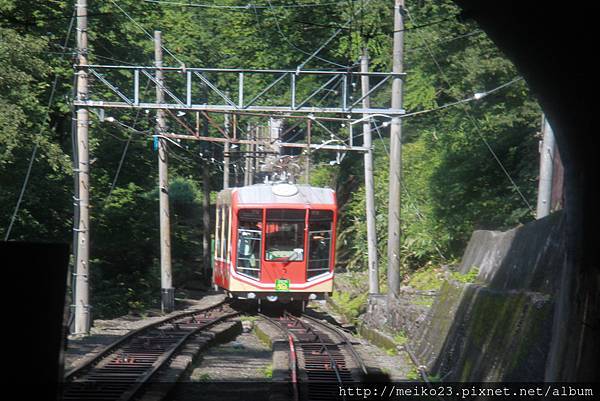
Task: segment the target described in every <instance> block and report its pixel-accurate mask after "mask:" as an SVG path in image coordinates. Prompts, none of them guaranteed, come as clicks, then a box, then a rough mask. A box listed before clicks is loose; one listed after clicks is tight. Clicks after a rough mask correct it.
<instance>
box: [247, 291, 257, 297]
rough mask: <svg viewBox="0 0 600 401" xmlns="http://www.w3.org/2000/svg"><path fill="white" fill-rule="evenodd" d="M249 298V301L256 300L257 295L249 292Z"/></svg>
mask: <svg viewBox="0 0 600 401" xmlns="http://www.w3.org/2000/svg"><path fill="white" fill-rule="evenodd" d="M247 296H248V299H254V298H256V294H255V293H253V292H249V293H248V295H247Z"/></svg>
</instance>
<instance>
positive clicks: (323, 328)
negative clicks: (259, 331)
mask: <svg viewBox="0 0 600 401" xmlns="http://www.w3.org/2000/svg"><path fill="white" fill-rule="evenodd" d="M261 316H262V317H263V318H265V319H266V320H267V321H269V322H271V323H272V324H274V325H276V326H277V327H278V328H280V329H281V330H282V331H284V332H285V334H286V336H287V338H288V341H289V345H290V362H291V363H290V377H291V384H292V386H293V398H294V401H297V400H299V399H303V400H310V401H320V400H330V399H337V398H338V397H339V394H338V392H337V386H332V384H339V385H343V384H347V383H355V382H358V381H360V379H361V377H362V376H363V375H366V374H367V368H366V367H365V364H364V363H363V361H362V359H361V357H360V356H359V355H358V353H357V352H356V350H355V349H354V347H353V345H352V343H351V342H350V341H349V340H348V338H347V337H346V335H345V334H344V333H343V332H342V331H341V330H339V329H337V328H336V327H333V326H331V325H328V324H325V323H323V322H321V321H319V320H317V319H314V318H312V317H310V316H308V315H305V314H304V315H302V316H300V317H297V316H294V315H292V314H290V313H288V312H284V314H283V316H281V317H280V318H271V317H268V316H266V315H262V314H261Z"/></svg>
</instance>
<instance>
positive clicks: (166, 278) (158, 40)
mask: <svg viewBox="0 0 600 401" xmlns="http://www.w3.org/2000/svg"><path fill="white" fill-rule="evenodd" d="M162 56H163V54H162V35H161V32H160V31H154V59H155V65H156V82H157V84H156V103H157V104H162V103H164V100H165V94H164V77H163V71H162V69H161V68H162V66H163V57H162ZM166 130H167V123H166V120H165V112H164V110H162V109H158V110H157V111H156V133H157V135H163V134H165V133H166ZM168 157H169V156H168V149H167V141H166V139H165V138H163V137H160V136H159V137H158V193H159V209H160V210H159V213H160V291H161V309H162V311H163V312H164V313H169V312H172V311H173V309H175V289H174V288H173V276H172V268H171V218H170V212H169V160H168Z"/></svg>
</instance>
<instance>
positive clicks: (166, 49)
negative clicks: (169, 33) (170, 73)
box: [110, 0, 185, 65]
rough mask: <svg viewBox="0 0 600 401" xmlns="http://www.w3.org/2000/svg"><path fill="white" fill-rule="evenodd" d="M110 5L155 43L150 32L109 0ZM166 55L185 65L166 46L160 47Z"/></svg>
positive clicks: (113, 0) (112, 0)
mask: <svg viewBox="0 0 600 401" xmlns="http://www.w3.org/2000/svg"><path fill="white" fill-rule="evenodd" d="M110 2H111V3H113V4H114V5H115V7H117V8H118V9H119V10H121V12H122V13H123V14H124V15H125V16H126V17H127V18H128V19H129V20H130V21H131V22H132V23H133V24H134V25H135V26H137V27H138V28H139V29H140V30H142V31H143V32H144V33H145V34H146V36H148V37H149V38H150V39H151V40H152V41H153V42H154V41H155V39H154V36H153V35H151V34H150V32H148V31H147V30H146V28H144V27H143V26H142V25H140V24H139V23H138V22H137V21H136V20H135V19H134V18H133V17H132V16H131V15H130V14H128V13H127V11H125V10H124V9H123V8H122V7H121V6H119V4H117V2H116V1H115V0H110ZM160 47H161V48H162V49H163V50H164V51H165V52H166V53H167V54H169V55H170V56H171V57H173V59H175V61H177V62H178V63H179V64H181V65H185V63H184V62H183V61H181V60H180V59H179V58H178V57H177V56H175V55H174V54H173V53H172V52H171V51H170V50H169V49H168V48H167V47H166V46H164V45H162V44H161V46H160Z"/></svg>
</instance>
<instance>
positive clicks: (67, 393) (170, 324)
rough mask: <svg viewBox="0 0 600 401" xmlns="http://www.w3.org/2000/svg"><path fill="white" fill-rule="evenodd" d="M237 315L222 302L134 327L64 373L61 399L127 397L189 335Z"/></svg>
mask: <svg viewBox="0 0 600 401" xmlns="http://www.w3.org/2000/svg"><path fill="white" fill-rule="evenodd" d="M238 314H239V311H237V310H234V309H233V308H232V307H231V306H230V305H229V304H228V303H227V302H226V301H223V302H221V303H219V304H217V305H214V306H212V307H209V308H206V309H201V310H197V311H192V312H186V313H181V314H178V315H175V316H172V317H169V318H166V319H163V320H161V321H159V322H156V323H153V324H151V325H148V326H146V327H143V328H141V329H138V330H135V331H133V332H131V333H129V334H127V335H126V336H124V337H122V338H121V339H119V340H118V341H116V342H114V343H113V344H111V345H109V346H108V347H106V348H105V349H104V350H102V351H101V352H100V353H99V354H97V355H95V356H94V357H92V358H89V359H88V360H86V361H85V362H84V363H83V364H82V365H81V366H80V367H78V368H76V369H73V370H71V371H70V372H68V373H67V375H66V376H65V385H64V391H63V396H62V399H63V400H64V401H101V400H102V401H108V400H119V401H126V400H131V399H133V398H134V397H137V396H139V395H140V394H141V393H142V392H143V389H144V387H145V386H146V385H147V384H148V383H150V382H151V380H152V378H153V377H155V375H156V373H157V372H158V371H159V370H160V369H161V368H162V367H163V366H165V365H167V364H168V363H169V361H170V360H171V359H172V358H173V356H175V355H176V354H177V351H178V350H179V349H180V347H181V346H182V345H183V344H184V343H185V342H186V341H187V340H188V339H189V338H190V337H191V336H193V335H195V334H199V333H200V332H202V331H204V330H207V329H208V328H210V327H212V326H214V325H215V324H217V323H220V322H223V321H225V320H227V319H229V318H232V317H234V316H236V315H238Z"/></svg>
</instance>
